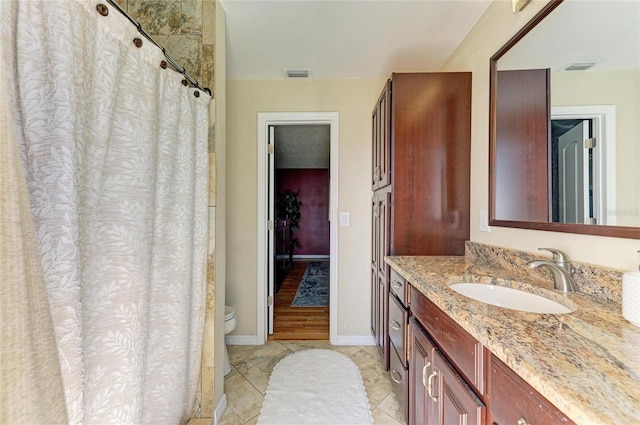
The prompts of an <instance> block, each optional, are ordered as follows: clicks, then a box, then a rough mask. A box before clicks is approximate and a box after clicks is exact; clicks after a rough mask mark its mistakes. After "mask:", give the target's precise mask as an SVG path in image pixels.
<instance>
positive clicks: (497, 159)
mask: <svg viewBox="0 0 640 425" xmlns="http://www.w3.org/2000/svg"><path fill="white" fill-rule="evenodd" d="M490 114H491V117H490V166H489V168H490V180H491V181H490V210H491V224H492V225H495V226H508V227H521V228H530V229H541V230H554V231H564V232H573V233H587V234H597V235H608V236H616V237H627V238H640V1H635V0H634V1H604V0H600V1H561V0H560V1H551V2H550V3H549V4H548V5H547V6H546V7H545V8H543V10H542V11H541V12H540V13H539V14H538V15H536V16H535V17H534V18H533V19H532V20H531V22H529V23H528V24H527V25H526V26H525V27H524V28H523V29H522V30H521V31H520V32H519V33H518V34H516V35H515V36H514V37H513V38H512V39H511V40H510V41H509V42H508V43H507V44H506V45H505V46H504V47H503V48H502V49H500V50H499V51H498V52H497V53H496V54H495V55H494V56H493V57H492V58H491V109H490Z"/></svg>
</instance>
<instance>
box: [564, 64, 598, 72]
mask: <svg viewBox="0 0 640 425" xmlns="http://www.w3.org/2000/svg"><path fill="white" fill-rule="evenodd" d="M596 63H597V62H573V63H571V64H570V65H569V66H567V67H566V68H565V69H564V70H565V71H586V70H587V69H591V67H592V66H594V65H595V64H596Z"/></svg>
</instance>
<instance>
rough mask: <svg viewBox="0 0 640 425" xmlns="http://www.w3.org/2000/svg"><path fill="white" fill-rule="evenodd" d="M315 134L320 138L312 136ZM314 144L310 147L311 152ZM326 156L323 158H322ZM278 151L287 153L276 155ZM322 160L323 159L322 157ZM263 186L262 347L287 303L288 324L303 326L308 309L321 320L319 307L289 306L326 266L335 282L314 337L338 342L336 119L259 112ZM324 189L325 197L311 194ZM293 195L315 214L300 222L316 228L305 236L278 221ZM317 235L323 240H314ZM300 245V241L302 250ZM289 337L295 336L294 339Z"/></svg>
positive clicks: (287, 222) (259, 287)
mask: <svg viewBox="0 0 640 425" xmlns="http://www.w3.org/2000/svg"><path fill="white" fill-rule="evenodd" d="M314 132H315V134H316V136H315V138H314V136H310V134H311V133H314ZM319 134H325V135H326V136H327V137H328V140H327V142H326V147H325V148H323V147H322V146H321V145H322V143H320V142H318V140H319V139H318V137H317V136H318V135H319ZM309 140H310V144H306V145H305V141H306V142H309ZM279 145H280V146H279ZM323 149H324V151H325V152H324V155H319V154H318V152H319V151H322V150H323ZM280 150H281V151H283V152H284V153H285V154H286V153H288V154H286V155H281V154H278V151H280ZM318 156H320V157H322V158H320V159H318V158H316V157H318ZM258 179H259V182H260V183H259V185H258V238H257V239H258V276H257V312H258V314H257V331H258V332H257V333H258V335H257V337H258V338H257V339H258V342H265V341H266V340H267V338H268V337H269V335H270V334H272V333H273V332H274V330H275V331H278V330H279V329H278V327H277V326H275V327H274V325H277V323H274V322H275V321H276V320H278V317H277V315H275V314H274V312H275V311H276V309H278V308H283V305H284V304H287V303H288V305H285V306H284V307H285V310H281V317H282V318H284V319H286V320H292V317H293V320H294V322H295V320H297V319H300V318H302V319H301V321H299V322H298V324H300V323H303V322H304V316H305V312H304V309H307V308H309V309H310V310H309V311H308V313H309V317H317V316H316V315H317V314H318V313H319V311H313V309H316V310H317V308H318V307H313V308H311V307H295V306H292V305H291V304H292V301H293V298H295V297H296V293H297V288H298V286H299V285H300V281H301V280H302V277H303V276H304V275H305V272H306V271H307V270H308V268H309V267H316V268H317V265H318V264H314V263H319V264H320V266H322V263H325V265H328V266H329V267H326V269H328V270H326V269H324V272H325V273H327V274H328V275H329V305H328V306H325V307H324V315H325V318H324V319H322V318H319V319H316V323H311V324H309V325H310V326H309V329H310V331H311V334H309V335H315V338H316V339H327V337H328V339H329V340H330V341H331V342H332V343H335V340H336V338H337V305H338V282H337V275H338V273H337V268H338V261H337V258H338V256H337V252H338V243H337V230H338V229H337V225H338V221H337V199H338V198H337V196H338V193H337V192H338V185H337V182H338V114H337V113H332V112H331V113H259V114H258ZM322 182H326V184H323V183H322ZM326 186H328V190H327V187H326ZM323 187H324V189H322V188H323ZM323 190H324V194H323V193H315V194H314V193H311V192H318V191H319V192H322V191H323ZM287 191H288V193H289V194H290V195H291V194H296V196H299V197H300V198H301V199H298V200H299V201H302V204H303V206H302V208H301V212H304V204H305V203H307V204H308V206H309V207H310V208H308V209H307V211H306V212H304V214H305V216H303V217H302V219H301V223H300V225H304V224H305V223H303V222H302V221H303V220H304V219H305V218H306V219H307V220H306V225H310V227H309V228H308V229H307V232H306V233H304V234H302V233H300V232H298V233H294V234H293V235H291V234H290V232H289V231H288V229H287V225H291V219H290V217H289V218H286V217H283V214H278V212H279V211H278V206H279V205H278V203H279V201H280V200H282V198H283V197H284V194H285V193H287ZM322 198H324V200H323V199H322ZM314 204H315V205H314ZM314 206H315V208H312V207H314ZM281 209H282V208H281ZM309 229H313V231H312V232H310V231H309ZM301 230H302V229H301ZM316 231H317V232H319V233H320V235H315V236H314V235H310V233H315V232H316ZM327 233H328V234H327ZM287 235H288V237H287ZM292 236H293V237H292ZM326 236H328V240H326V239H325V238H326ZM294 239H297V244H296V243H295V241H294ZM290 242H294V244H293V246H294V247H295V248H296V249H294V250H293V252H290V250H289V249H287V247H289V246H292V245H291V244H290ZM320 268H322V267H320ZM278 280H280V282H278ZM278 289H279V290H278ZM303 305H304V303H303ZM319 308H322V307H319ZM296 318H297V319H296ZM327 319H328V320H327ZM323 320H324V324H322V321H323ZM327 322H328V323H327ZM294 325H295V323H294ZM327 325H328V329H327ZM322 326H324V334H320V333H317V330H318V327H322ZM302 330H303V331H304V329H302ZM327 330H328V332H327ZM280 331H282V328H281V329H280ZM282 337H283V338H286V337H287V336H286V335H282ZM291 337H292V335H289V338H288V339H291Z"/></svg>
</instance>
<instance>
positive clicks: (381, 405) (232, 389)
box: [219, 341, 404, 425]
mask: <svg viewBox="0 0 640 425" xmlns="http://www.w3.org/2000/svg"><path fill="white" fill-rule="evenodd" d="M312 348H323V349H329V350H335V351H337V352H339V353H342V354H344V355H346V356H349V357H350V358H351V359H352V360H353V361H354V363H356V364H357V365H358V367H359V368H360V373H361V374H362V378H363V381H364V386H365V389H366V390H367V395H368V396H369V403H370V404H371V412H372V414H373V419H374V422H375V425H402V424H404V420H403V419H402V413H401V411H400V409H399V406H398V402H397V401H396V398H395V396H394V395H393V393H392V391H391V381H390V379H389V375H388V373H387V372H386V371H385V370H384V369H383V368H382V366H381V361H380V355H379V354H378V351H377V349H376V348H375V347H373V346H354V345H339V346H332V345H329V342H327V341H295V342H268V343H267V344H265V345H250V346H249V345H230V346H229V347H228V349H229V360H230V362H231V366H232V370H231V372H230V373H229V374H228V375H227V376H226V377H225V379H224V390H225V393H226V395H227V409H226V410H225V412H224V414H223V415H222V418H221V420H220V423H219V425H255V424H256V423H257V422H258V416H259V415H260V409H261V408H262V402H263V400H264V395H265V392H266V390H267V386H268V384H269V377H270V376H271V371H272V370H273V367H274V366H275V365H276V363H278V361H280V360H281V359H282V358H283V357H285V356H287V355H289V354H291V353H293V352H295V351H299V350H306V349H312Z"/></svg>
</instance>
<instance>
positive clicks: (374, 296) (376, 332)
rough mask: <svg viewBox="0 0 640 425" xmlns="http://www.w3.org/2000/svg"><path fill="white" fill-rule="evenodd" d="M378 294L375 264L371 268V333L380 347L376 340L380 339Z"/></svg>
mask: <svg viewBox="0 0 640 425" xmlns="http://www.w3.org/2000/svg"><path fill="white" fill-rule="evenodd" d="M379 299H380V298H379V296H378V272H377V266H376V267H372V270H371V335H373V339H374V340H375V341H376V345H378V348H382V347H381V346H380V344H379V343H378V341H379V340H380V302H379Z"/></svg>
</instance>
